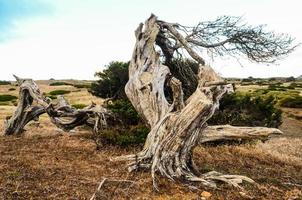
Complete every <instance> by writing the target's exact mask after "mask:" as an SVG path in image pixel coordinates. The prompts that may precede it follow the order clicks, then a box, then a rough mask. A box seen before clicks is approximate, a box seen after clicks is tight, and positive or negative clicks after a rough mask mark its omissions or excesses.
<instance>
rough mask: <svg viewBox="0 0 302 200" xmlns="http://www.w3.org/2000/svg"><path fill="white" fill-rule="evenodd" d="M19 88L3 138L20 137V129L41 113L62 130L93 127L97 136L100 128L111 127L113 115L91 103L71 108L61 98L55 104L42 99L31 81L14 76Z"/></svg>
mask: <svg viewBox="0 0 302 200" xmlns="http://www.w3.org/2000/svg"><path fill="white" fill-rule="evenodd" d="M15 78H16V79H17V81H18V84H19V86H20V92H19V102H18V105H17V109H16V111H15V113H14V115H13V116H12V117H10V118H7V119H6V129H5V131H4V134H5V135H13V134H16V135H18V134H21V133H22V132H24V127H25V126H26V124H28V123H29V122H30V121H32V120H38V119H39V116H40V115H41V114H44V113H47V114H48V116H49V117H50V119H51V121H52V122H53V123H54V124H55V125H56V126H57V127H58V128H61V129H63V130H64V131H70V130H72V129H73V128H75V127H77V126H81V125H87V126H89V127H91V128H93V131H94V132H95V133H97V132H98V131H99V130H100V129H102V128H104V127H106V126H107V125H108V123H109V125H112V124H110V123H112V121H114V116H113V115H112V114H111V113H110V112H109V111H108V110H106V109H105V108H103V107H101V106H96V104H95V103H92V104H91V105H90V106H88V107H86V108H83V109H75V108H73V107H72V106H70V104H69V103H68V102H67V101H66V100H65V99H64V98H63V96H58V102H57V103H52V102H51V99H49V98H45V97H43V95H42V94H41V92H40V90H39V87H38V86H37V84H36V83H35V82H34V81H33V80H32V79H20V78H18V77H16V76H15Z"/></svg>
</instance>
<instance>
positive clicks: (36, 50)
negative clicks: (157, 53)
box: [0, 0, 302, 80]
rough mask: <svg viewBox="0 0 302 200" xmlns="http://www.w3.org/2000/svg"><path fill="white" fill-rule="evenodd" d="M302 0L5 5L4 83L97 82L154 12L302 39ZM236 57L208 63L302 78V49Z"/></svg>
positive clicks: (0, 25)
mask: <svg viewBox="0 0 302 200" xmlns="http://www.w3.org/2000/svg"><path fill="white" fill-rule="evenodd" d="M300 8H301V6H300V2H299V0H288V1H280V0H278V1H276V0H254V1H247V0H224V1H219V0H211V1H209V0H206V1H205V0H186V1H184V0H152V1H147V0H128V1H126V0H85V1H84V0H0V67H1V72H0V80H3V79H12V74H13V73H14V74H17V75H19V76H21V77H31V78H34V79H49V78H56V79H61V78H74V79H93V78H94V77H93V75H94V73H95V72H96V71H99V70H101V69H102V68H103V66H104V65H106V64H108V63H109V62H110V61H113V60H121V61H127V60H129V59H130V58H131V54H132V50H133V46H134V42H135V41H134V34H133V31H134V30H135V28H136V27H137V25H138V24H139V23H140V22H143V21H144V20H145V19H146V18H147V17H148V16H149V15H150V13H154V14H156V15H157V16H158V17H159V18H160V19H163V20H165V21H170V22H179V23H182V24H184V25H194V24H196V23H198V21H201V20H211V19H215V18H216V17H217V16H220V15H233V16H243V17H244V18H245V19H246V21H247V22H248V23H250V24H254V25H257V24H267V25H268V29H270V30H275V31H276V32H285V33H288V34H290V35H292V36H294V37H296V39H297V43H298V42H302V25H301V23H300V19H301V17H302V14H301V11H300ZM240 62H241V63H242V65H243V66H244V67H242V66H240V64H238V63H237V62H236V61H235V60H232V59H217V60H216V61H214V62H213V61H211V60H208V63H209V64H211V65H212V66H213V67H214V68H215V69H216V70H217V71H218V72H219V73H221V74H222V75H223V76H228V77H230V76H232V77H235V76H236V77H247V76H253V77H271V76H298V75H301V74H302V50H301V48H299V49H297V51H296V52H294V53H293V54H292V55H290V56H289V57H287V58H286V59H285V60H282V61H279V64H278V65H271V66H266V65H260V64H250V63H248V62H247V61H245V60H240Z"/></svg>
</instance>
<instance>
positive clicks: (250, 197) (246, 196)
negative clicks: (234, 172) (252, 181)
mask: <svg viewBox="0 0 302 200" xmlns="http://www.w3.org/2000/svg"><path fill="white" fill-rule="evenodd" d="M239 194H240V195H241V196H242V197H243V198H246V199H254V198H253V197H252V196H250V195H247V194H246V193H244V192H239Z"/></svg>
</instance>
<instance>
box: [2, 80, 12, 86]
mask: <svg viewBox="0 0 302 200" xmlns="http://www.w3.org/2000/svg"><path fill="white" fill-rule="evenodd" d="M0 85H11V82H10V81H1V80H0Z"/></svg>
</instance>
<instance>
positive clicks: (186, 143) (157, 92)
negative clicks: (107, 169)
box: [114, 15, 281, 189]
mask: <svg viewBox="0 0 302 200" xmlns="http://www.w3.org/2000/svg"><path fill="white" fill-rule="evenodd" d="M175 27H179V26H178V25H175V24H170V23H167V22H164V21H160V20H158V19H157V17H156V16H154V15H151V17H150V18H149V19H147V20H146V22H145V24H140V25H139V27H138V28H137V30H136V31H135V37H136V44H135V47H134V51H133V55H132V58H131V62H130V66H129V81H128V83H127V85H126V87H125V91H126V94H127V96H128V98H129V99H130V101H131V102H132V104H133V106H134V107H135V109H136V110H137V112H138V113H139V115H140V116H141V117H142V118H143V119H144V121H145V123H146V124H148V126H149V127H150V129H151V131H150V133H149V134H148V137H147V140H146V142H145V145H144V148H143V150H142V151H141V152H138V153H137V154H134V155H127V156H121V157H118V158H115V159H114V160H116V161H121V160H124V161H130V163H129V171H133V170H137V169H140V168H147V169H151V175H152V178H153V185H154V187H155V188H156V189H157V184H156V175H157V174H161V175H162V176H164V177H167V178H169V179H170V180H173V181H180V182H186V183H188V181H189V182H200V183H202V184H203V185H204V186H207V187H212V188H215V187H216V182H217V181H218V182H221V181H222V182H226V183H228V184H230V185H233V186H235V187H240V186H239V185H238V184H239V183H241V182H242V181H243V180H244V181H248V182H250V183H253V180H251V179H250V178H248V177H245V176H240V175H223V174H221V173H218V172H210V173H206V174H198V172H197V170H196V167H195V165H194V162H193V160H192V151H193V149H194V147H195V146H196V145H197V144H198V143H206V142H211V141H219V140H240V139H255V138H258V139H264V138H267V137H268V136H269V135H270V134H279V133H281V131H279V130H278V129H274V128H264V127H233V126H228V125H226V126H212V127H208V126H207V120H209V119H210V118H211V117H212V115H213V114H214V112H215V110H216V109H218V107H219V100H220V99H221V98H222V96H223V95H224V94H226V93H230V92H233V87H232V85H231V84H227V83H225V81H224V80H223V79H222V78H221V77H220V76H219V75H218V74H217V73H216V72H215V71H214V70H213V69H212V68H211V67H210V66H208V65H206V64H205V61H204V59H203V58H201V57H200V56H199V55H198V54H197V53H196V52H195V51H194V49H193V47H192V45H191V44H190V43H189V40H188V39H186V38H185V37H184V36H183V35H182V34H181V33H180V32H179V31H178V30H177V29H176V28H175ZM163 33H165V34H163ZM188 36H189V35H188ZM188 36H187V37H188ZM168 37H169V38H168ZM171 38H172V39H173V41H174V47H175V48H174V47H172V45H171V43H172V42H171ZM156 45H158V46H159V47H160V49H161V51H162V53H163V54H164V56H165V59H166V61H167V59H171V57H173V52H174V51H175V50H176V49H177V48H178V47H182V48H183V49H184V50H186V52H187V54H189V55H190V57H191V58H193V59H194V60H195V61H197V62H198V63H199V72H198V74H197V75H196V77H197V80H198V85H197V88H196V90H195V92H193V94H192V95H191V96H190V97H189V98H187V99H186V100H184V93H183V90H182V83H181V82H180V81H179V80H178V79H176V78H175V77H174V76H173V74H171V73H170V69H169V66H168V65H165V64H163V62H162V61H163V60H162V58H161V56H162V55H161V53H160V52H157V51H156V49H155V47H156ZM169 56H170V57H169ZM166 63H167V62H166ZM166 85H169V86H170V88H171V90H172V92H173V102H172V103H169V102H168V101H167V99H166V96H165V92H164V88H165V87H166Z"/></svg>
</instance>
